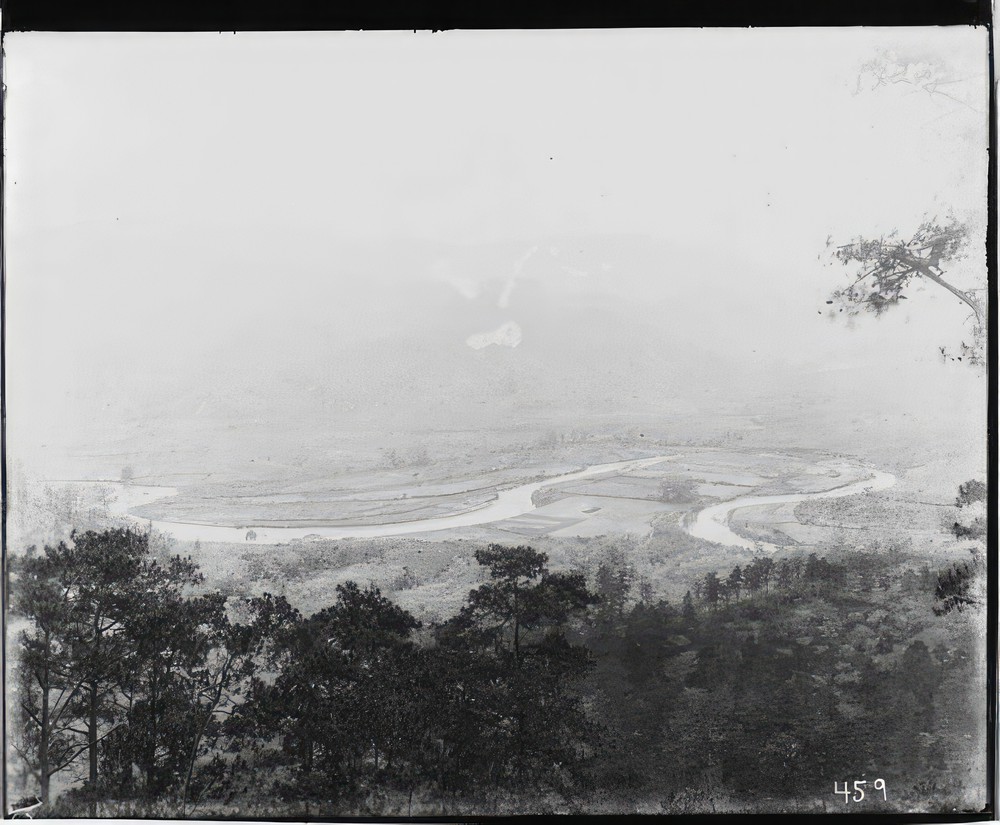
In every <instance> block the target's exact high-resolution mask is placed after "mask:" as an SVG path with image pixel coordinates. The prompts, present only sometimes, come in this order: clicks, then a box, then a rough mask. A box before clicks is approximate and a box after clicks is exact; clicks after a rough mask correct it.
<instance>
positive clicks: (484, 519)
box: [101, 455, 680, 544]
mask: <svg viewBox="0 0 1000 825" xmlns="http://www.w3.org/2000/svg"><path fill="white" fill-rule="evenodd" d="M679 457H680V456H679V455H672V456H656V457H654V458H639V459H632V460H628V461H615V462H612V463H610V464H595V465H593V466H591V467H587V468H585V469H583V470H577V471H575V472H572V473H565V474H563V475H558V476H553V477H551V478H546V479H543V480H541V481H534V482H530V483H528V484H522V485H520V486H518V487H512V488H511V489H509V490H501V491H500V492H499V493H498V494H497V497H496V499H494V500H493V501H491V502H487V503H486V504H483V505H482V506H480V507H477V508H475V509H472V510H467V511H465V512H462V513H456V514H454V515H450V516H440V517H436V518H425V519H416V520H413V521H400V522H393V523H387V524H368V525H355V526H343V525H331V526H325V527H322V526H321V527H317V526H312V527H263V526H261V527H258V526H254V525H246V526H243V527H229V526H226V525H220V524H192V523H189V522H179V521H159V520H153V521H149V520H147V519H136V521H138V522H140V523H141V524H143V525H147V524H148V525H150V526H151V527H152V528H153V529H154V530H158V531H160V532H162V533H166V534H167V535H170V536H173V537H174V538H177V539H181V540H184V541H224V542H246V541H249V540H250V539H248V538H247V535H248V533H250V532H251V531H252V533H253V534H254V538H253V541H256V542H259V543H262V544H284V543H287V542H290V541H293V540H295V539H302V538H305V537H306V536H319V537H322V538H327V539H348V538H381V537H384V536H405V535H411V534H414V533H430V532H435V531H438V530H450V529H452V528H455V527H475V526H477V525H482V524H490V523H492V522H495V521H503V520H504V519H508V518H514V517H515V516H523V515H524V514H525V513H530V512H531V511H532V510H534V509H535V505H534V504H533V503H532V501H531V497H532V495H533V494H534V493H535V492H537V491H538V490H541V489H542V488H543V487H550V486H552V485H553V484H562V483H563V482H567V481H579V480H580V479H584V478H592V477H594V476H598V475H602V474H604V473H621V472H627V471H629V470H635V469H639V468H642V467H649V466H651V465H653V464H659V463H660V462H662V461H669V460H671V459H674V458H679ZM101 483H105V484H109V485H110V484H111V482H101ZM113 486H114V488H115V489H116V490H121V489H122V488H124V485H121V484H114V485H113ZM125 489H127V488H125ZM156 490H159V492H160V494H159V495H155V493H151V491H156ZM175 492H176V491H175V490H173V489H172V488H166V487H161V488H155V487H153V488H151V487H146V488H141V491H139V492H137V490H136V488H132V491H131V492H130V493H129V497H128V499H127V502H126V504H123V502H122V500H119V501H118V502H116V506H115V512H116V513H117V514H118V515H127V511H128V509H129V507H130V506H134V503H129V502H135V500H136V498H141V501H142V502H143V503H146V502H149V501H153V500H155V499H156V498H164V497H166V496H169V495H173V494H174V493H175ZM151 494H152V495H153V498H150V497H149V496H150V495H151Z"/></svg>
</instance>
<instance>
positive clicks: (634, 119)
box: [4, 28, 988, 455]
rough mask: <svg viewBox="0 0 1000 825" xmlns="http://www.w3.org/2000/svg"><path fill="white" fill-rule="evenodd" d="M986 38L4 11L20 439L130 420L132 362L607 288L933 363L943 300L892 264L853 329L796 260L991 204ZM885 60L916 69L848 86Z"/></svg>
mask: <svg viewBox="0 0 1000 825" xmlns="http://www.w3.org/2000/svg"><path fill="white" fill-rule="evenodd" d="M986 42H987V41H986V33H985V31H984V30H972V29H965V28H953V29H948V28H935V29H916V28H909V29H898V30H883V29H865V30H862V29H841V30H824V29H809V30H806V29H789V30H743V29H734V30H698V31H679V30H667V31H611V30H607V31H594V32H576V31H569V32H516V33H506V32H446V33H438V34H430V33H331V34H327V33H296V34H275V33H259V34H257V33H255V34H243V33H241V34H236V35H234V34H232V33H229V34H169V35H167V34H141V35H140V34H131V35H122V34H115V35H110V34H109V35H99V34H46V33H11V34H8V35H7V36H6V37H5V40H4V48H5V55H6V61H5V77H4V80H5V83H6V86H7V94H6V107H7V110H6V115H5V128H6V164H7V168H6V172H5V177H6V214H5V221H6V245H7V249H6V267H7V270H6V272H7V302H8V303H7V322H8V329H7V367H8V375H7V382H8V383H7V390H8V415H9V418H8V421H9V426H10V430H9V435H10V439H11V441H10V447H11V452H12V455H18V454H19V452H23V453H24V455H27V454H28V453H29V452H30V450H31V449H32V448H33V446H37V445H38V444H40V443H43V442H48V443H51V442H53V440H57V441H58V440H60V439H61V442H64V444H65V447H66V449H72V447H73V441H74V434H73V433H74V428H75V426H76V424H77V423H79V426H80V432H81V433H82V432H83V429H84V422H85V421H87V422H89V421H91V420H92V419H93V418H94V416H95V415H97V414H98V413H99V414H100V415H101V416H103V417H104V421H105V423H106V425H107V426H108V427H109V428H112V429H113V428H114V427H116V426H118V425H119V424H120V423H122V422H124V421H126V420H127V419H129V417H130V416H131V417H132V418H135V416H137V415H145V416H148V415H149V414H150V413H149V409H148V407H143V406H142V405H141V404H140V405H138V406H136V405H135V404H133V405H129V404H127V403H125V401H123V400H122V399H128V398H132V399H133V400H134V398H136V397H139V396H143V397H148V398H156V397H157V396H156V390H155V387H156V386H157V384H158V383H163V382H169V383H170V386H171V388H172V389H171V394H172V396H176V395H178V394H180V395H181V396H185V395H188V396H190V398H191V399H202V400H204V398H205V397H207V396H206V393H208V394H209V395H210V394H211V388H212V387H213V386H220V383H219V382H220V381H221V379H220V375H226V374H241V375H242V374H244V373H246V371H247V369H248V364H250V363H254V364H262V365H263V367H262V368H265V372H266V373H267V374H268V375H275V374H287V375H291V376H295V380H296V381H297V382H298V384H299V385H301V387H302V388H303V389H308V387H309V386H311V385H314V384H315V383H317V381H320V382H321V381H322V370H323V365H324V363H325V362H326V361H327V360H329V359H336V358H339V357H342V353H343V352H345V351H348V350H350V345H351V344H352V342H354V343H356V342H358V341H364V340H370V339H375V338H387V337H388V338H393V337H394V340H397V343H399V342H401V343H402V345H403V346H405V344H406V341H408V340H410V339H411V338H412V339H413V340H414V341H416V340H417V339H420V340H421V341H423V340H424V339H426V340H427V341H431V342H432V343H428V344H427V346H428V347H429V349H427V350H426V352H427V353H428V358H429V359H430V360H431V361H433V360H434V359H435V357H436V356H435V352H437V351H438V350H435V349H434V348H435V347H439V348H440V353H441V358H442V363H446V364H451V363H452V361H451V360H449V359H452V358H455V359H461V358H471V357H474V355H473V354H474V353H476V352H481V351H492V350H491V348H506V349H510V350H511V351H512V353H518V354H520V353H522V352H523V353H529V354H532V357H534V358H536V359H539V360H538V363H542V362H544V361H545V359H546V358H547V357H548V355H547V350H545V349H544V348H543V347H542V346H541V344H537V343H536V348H535V349H534V350H532V349H531V347H532V346H533V345H532V341H535V342H539V341H541V340H542V338H543V336H542V335H541V334H540V327H541V326H543V325H544V326H546V327H548V328H550V329H551V328H555V329H557V330H561V327H560V324H566V326H567V328H566V329H565V335H566V336H570V337H572V336H573V335H574V334H578V332H579V331H578V330H573V329H571V328H569V324H570V322H568V321H565V320H561V319H560V316H559V307H560V306H566V307H568V308H570V309H571V308H573V307H576V306H578V305H581V306H582V305H583V304H586V305H587V306H590V307H593V306H599V305H606V306H608V307H612V308H615V307H617V308H618V309H617V310H614V311H612V310H609V313H611V314H609V315H608V316H607V323H608V324H610V325H618V327H619V328H621V329H622V330H623V335H625V337H624V338H623V340H626V341H627V340H628V337H627V334H625V332H624V331H626V330H627V329H628V326H629V317H630V314H631V315H632V316H634V317H635V318H636V319H637V320H639V321H642V322H643V323H649V324H653V323H654V321H655V323H657V324H662V326H663V328H664V329H668V330H669V334H670V335H671V336H673V338H672V339H671V340H676V341H683V340H692V341H695V340H696V341H698V342H699V346H701V347H702V348H703V350H704V352H705V353H706V358H709V357H713V358H718V359H720V363H721V362H724V361H725V360H726V359H727V358H731V359H734V361H735V362H740V363H743V362H747V361H749V362H751V363H752V364H754V365H756V366H755V367H754V368H756V369H761V370H770V371H771V375H772V377H773V375H777V374H778V373H779V372H780V370H783V369H793V368H794V369H799V370H802V369H807V370H817V371H818V370H825V369H837V368H840V367H843V366H845V365H847V366H852V367H857V366H859V365H864V364H865V363H867V361H868V360H871V359H873V355H872V353H873V349H875V348H878V350H879V352H880V353H881V359H880V360H879V361H878V362H877V363H876V362H874V361H873V362H872V363H873V370H877V371H879V372H883V373H886V372H888V373H894V372H895V373H898V374H900V375H904V376H906V378H905V382H906V383H907V385H908V386H910V385H912V383H913V382H912V380H911V379H912V377H913V376H915V375H918V376H919V375H936V374H937V373H936V372H934V371H935V370H937V371H940V370H941V369H944V367H943V366H942V365H939V364H937V362H936V361H935V358H936V356H937V348H936V344H937V343H938V341H939V340H940V341H941V342H942V343H951V342H952V341H953V339H955V337H956V336H955V334H954V333H955V331H956V330H958V331H959V333H960V331H961V324H962V322H963V319H964V317H965V313H964V311H963V310H962V307H961V306H958V305H957V302H956V301H954V300H953V299H952V298H951V297H950V296H948V295H946V294H944V293H941V294H938V293H939V292H940V290H937V289H933V288H929V289H924V290H914V291H913V293H914V294H912V295H911V296H910V297H911V298H912V300H911V301H910V303H909V304H908V305H907V306H905V307H900V311H899V312H898V313H894V314H893V317H892V318H889V317H887V318H886V319H883V320H881V321H879V322H878V323H876V322H874V321H873V320H872V321H865V322H863V323H858V324H856V325H855V326H854V327H853V328H852V329H848V328H847V327H846V326H845V324H843V323H840V322H839V321H837V322H834V321H831V320H829V319H827V318H825V317H821V315H820V314H818V312H819V311H821V310H824V309H825V305H824V304H823V301H824V299H825V297H826V296H827V294H828V292H829V291H830V289H831V288H833V287H835V286H838V285H839V284H840V283H842V282H843V280H844V279H845V272H844V271H843V270H842V269H841V268H839V267H837V268H833V267H830V266H828V259H827V258H826V257H824V256H822V255H821V253H823V252H824V251H825V244H826V243H827V241H828V239H832V240H833V241H834V242H843V241H845V240H847V239H849V238H850V237H852V236H853V235H855V234H858V233H865V234H878V233H879V232H885V231H890V230H892V229H896V228H898V229H900V230H901V231H903V232H906V231H912V229H913V228H915V226H916V225H917V224H918V223H919V221H920V219H921V217H922V216H923V215H924V214H926V213H934V212H935V211H936V212H939V213H942V214H943V213H944V212H946V211H947V210H948V209H949V208H951V209H954V210H955V211H956V212H957V213H958V214H959V216H960V217H962V218H963V219H966V220H969V221H970V222H971V223H972V225H973V227H974V228H975V229H976V231H977V232H982V231H983V230H984V226H985V214H986V212H985V210H986V199H985V197H986V196H985V193H986V188H985V179H986V162H987V155H986V123H987V119H986V118H987V115H986V109H987V88H988V87H987V78H986V63H985V60H986ZM880 55H882V56H883V57H884V56H886V55H888V57H887V58H886V60H887V61H888V62H889V63H892V62H893V61H894V60H895V62H896V64H897V65H904V66H905V65H906V64H910V65H911V67H913V66H918V67H919V66H924V67H929V69H930V70H931V71H932V72H933V77H934V78H936V79H938V80H939V81H940V84H939V85H938V86H936V87H935V88H934V89H933V90H931V91H928V90H927V89H926V88H920V86H919V85H914V84H913V83H912V82H901V83H893V84H886V85H883V86H881V87H878V88H874V86H875V83H874V81H873V78H874V75H872V74H871V73H870V72H867V73H866V72H863V67H864V65H865V64H866V63H868V62H870V61H872V60H873V59H876V58H879V56H880ZM913 76H914V75H913V73H912V71H911V74H910V75H909V77H910V79H912V77H913ZM607 239H612V240H607ZM980 241H981V239H980ZM963 267H964V268H958V269H956V270H955V272H954V278H955V280H956V281H959V282H963V284H962V285H974V282H975V281H976V280H977V279H985V261H984V260H982V259H981V257H980V256H975V255H974V256H973V257H972V258H971V259H970V260H969V261H967V262H965V264H963ZM533 281H534V282H535V291H534V292H532V291H531V289H530V288H528V287H526V286H525V285H526V284H527V285H530V284H531V283H532V282H533ZM543 292H544V295H545V296H548V297H547V298H544V297H540V296H542V294H543ZM532 295H534V300H535V303H534V305H533V306H528V305H527V300H528V297H529V296H532ZM553 296H555V297H553ZM560 296H561V298H560ZM562 298H564V299H565V304H562V303H561V300H562ZM519 300H520V302H521V303H519ZM546 301H548V303H546ZM456 302H457V303H456ZM581 302H582V304H581ZM540 308H544V312H543V311H542V309H540ZM654 308H655V313H656V314H655V318H654V315H653V309H654ZM569 311H570V310H569V309H567V312H569ZM614 312H618V314H617V315H615V314H614ZM545 313H548V314H545ZM643 313H646V314H645V315H643ZM456 317H457V318H458V320H456ZM567 317H569V316H567ZM331 327H334V329H331ZM640 328H641V327H640ZM428 330H437V331H442V330H443V332H441V334H440V335H437V334H436V333H435V334H434V335H432V334H431V333H430V332H428ZM606 332H607V331H606ZM665 334H666V333H665ZM421 336H423V338H422V337H421ZM959 337H960V335H959ZM628 345H629V346H632V344H628ZM609 346H612V345H611V344H609ZM622 346H625V344H622ZM637 346H639V344H637ZM678 346H680V345H678ZM527 357H528V356H527V355H525V358H527ZM553 357H554V356H553ZM669 360H670V354H669V352H668V353H666V354H665V355H664V362H665V363H666V362H669ZM206 364H210V365H212V367H213V369H208V368H207V367H206ZM368 368H369V369H372V370H375V371H377V370H378V363H377V362H376V363H375V364H374V366H372V365H369V366H368ZM450 368H451V367H449V369H450ZM427 369H428V374H429V375H430V374H433V372H434V368H433V366H428V368H427ZM927 371H930V372H927ZM720 374H721V373H720ZM489 380H491V377H490V376H489V375H484V381H489ZM900 380H901V381H902V380H904V379H900ZM880 385H882V386H884V381H882V382H880ZM286 390H287V387H284V388H283V389H282V390H281V392H285V391H286ZM593 391H594V394H595V395H596V396H599V395H600V394H601V392H602V390H601V388H600V387H599V386H596V385H595V387H594V388H593ZM261 392H262V393H263V394H264V395H265V396H266V395H267V392H268V391H267V389H263V390H261ZM274 392H275V394H276V396H275V403H276V404H278V403H282V404H285V403H287V398H281V399H279V398H278V397H277V393H278V390H277V389H275V391H274ZM108 398H114V399H117V400H116V401H115V403H114V404H111V403H110V402H104V401H102V400H101V399H108ZM199 403H201V402H200V401H199ZM197 408H198V406H197V404H192V406H191V409H197ZM177 409H180V410H181V412H180V413H177V412H174V413H171V414H180V415H183V414H184V413H183V410H184V409H186V408H185V407H184V406H183V405H181V406H180V407H178V408H177ZM233 415H234V416H237V417H238V415H239V412H238V411H237V412H234V413H233ZM56 430H58V431H59V432H58V437H57V434H56V432H55V431H56ZM86 437H87V438H90V437H92V435H90V434H88V435H87V436H86ZM79 438H81V439H82V438H84V436H83V435H80V436H79Z"/></svg>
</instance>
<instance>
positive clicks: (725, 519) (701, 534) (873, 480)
mask: <svg viewBox="0 0 1000 825" xmlns="http://www.w3.org/2000/svg"><path fill="white" fill-rule="evenodd" d="M871 472H872V473H873V475H872V476H871V477H870V478H865V479H861V480H860V481H855V482H853V483H852V484H844V485H842V486H840V487H834V488H833V489H832V490H822V491H820V492H815V493H785V494H782V495H774V496H740V497H739V498H734V499H730V500H729V501H723V502H721V503H719V504H713V505H712V506H710V507H706V508H704V509H703V510H699V511H698V514H697V515H696V516H695V517H694V518H693V519H692V520H691V522H690V523H689V524H688V525H687V528H686V529H687V532H688V533H690V534H691V535H692V536H695V537H697V538H700V539H705V540H706V541H714V542H716V543H717V544H726V545H730V546H732V547H745V548H747V549H748V550H754V549H755V548H756V547H757V546H758V544H760V546H762V547H763V549H765V550H776V549H777V546H776V545H773V544H768V543H765V542H761V543H758V542H754V541H751V540H750V539H748V538H745V537H744V536H741V535H739V534H737V533H734V532H733V531H732V530H730V529H729V517H730V516H731V515H732V513H733V512H734V511H736V510H740V509H742V508H744V507H758V506H761V505H764V504H792V503H794V502H799V501H806V500H807V499H813V498H843V497H844V496H853V495H855V494H856V493H863V492H865V491H867V490H884V489H886V488H887V487H891V486H892V485H893V484H895V483H896V477H895V476H894V475H892V474H891V473H884V472H882V471H881V470H872V471H871Z"/></svg>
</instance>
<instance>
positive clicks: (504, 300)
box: [497, 244, 538, 309]
mask: <svg viewBox="0 0 1000 825" xmlns="http://www.w3.org/2000/svg"><path fill="white" fill-rule="evenodd" d="M537 251H538V244H535V246H533V247H531V249H529V250H528V251H527V252H525V253H524V254H523V255H522V256H521V257H520V258H518V259H517V260H516V261H514V271H513V272H512V273H511V274H510V277H509V278H508V279H507V283H506V284H504V288H503V292H501V293H500V299H499V300H498V301H497V306H498V307H500V309H506V308H507V307H508V306H509V305H510V294H511V293H512V292H513V291H514V283H515V282H516V281H517V279H518V278H519V277H520V276H521V270H522V269H523V268H524V265H525V264H526V263H527V262H528V258H530V257H531V256H532V255H534V254H535V253H536V252H537Z"/></svg>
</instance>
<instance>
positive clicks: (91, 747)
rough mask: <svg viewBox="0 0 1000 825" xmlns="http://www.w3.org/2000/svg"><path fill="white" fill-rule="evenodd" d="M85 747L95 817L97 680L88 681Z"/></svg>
mask: <svg viewBox="0 0 1000 825" xmlns="http://www.w3.org/2000/svg"><path fill="white" fill-rule="evenodd" d="M89 700H90V701H89V705H90V707H89V711H90V718H89V719H88V724H87V739H88V742H87V749H88V751H89V761H90V775H89V779H90V789H89V790H90V794H89V796H90V818H91V819H97V682H96V681H93V682H91V683H90V696H89Z"/></svg>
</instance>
